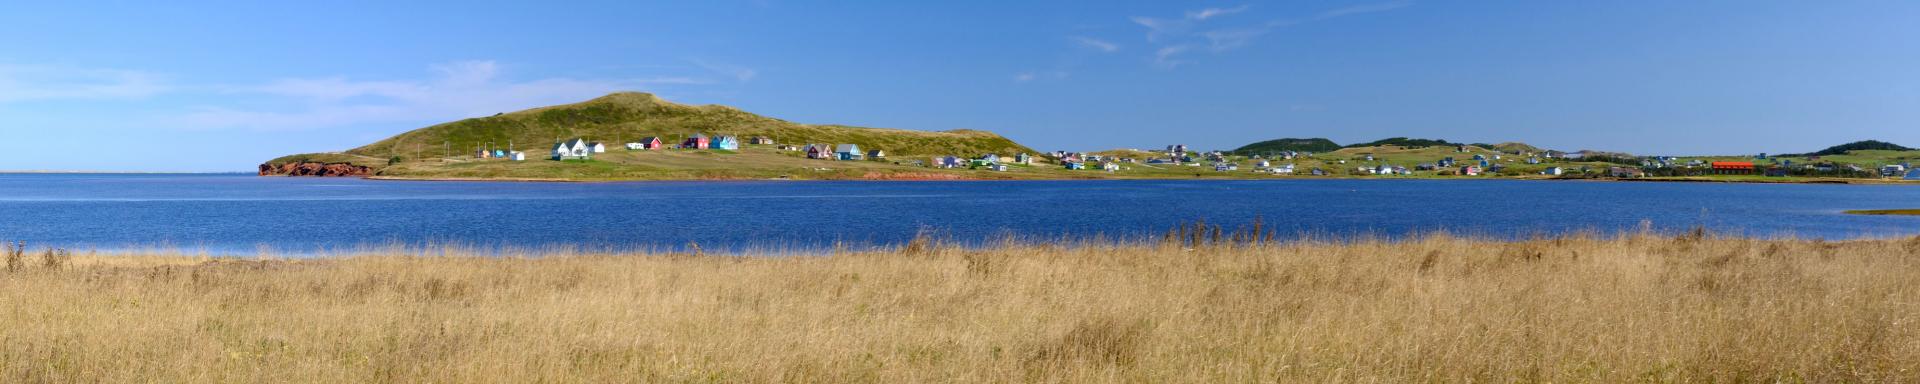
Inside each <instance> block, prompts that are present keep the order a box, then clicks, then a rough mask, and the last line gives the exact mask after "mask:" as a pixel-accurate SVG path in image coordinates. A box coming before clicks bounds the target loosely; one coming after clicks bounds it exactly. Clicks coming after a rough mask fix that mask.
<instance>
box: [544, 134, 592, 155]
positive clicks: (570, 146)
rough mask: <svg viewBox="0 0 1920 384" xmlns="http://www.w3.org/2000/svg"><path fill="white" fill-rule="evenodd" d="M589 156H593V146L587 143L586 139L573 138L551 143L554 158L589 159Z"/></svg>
mask: <svg viewBox="0 0 1920 384" xmlns="http://www.w3.org/2000/svg"><path fill="white" fill-rule="evenodd" d="M589 158H593V147H592V146H589V145H587V141H586V140H581V139H573V140H567V141H563V142H560V143H555V144H554V145H553V159H554V160H571V159H589Z"/></svg>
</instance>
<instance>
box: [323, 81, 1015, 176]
mask: <svg viewBox="0 0 1920 384" xmlns="http://www.w3.org/2000/svg"><path fill="white" fill-rule="evenodd" d="M701 133H704V134H707V135H734V136H739V138H740V140H741V141H743V142H742V144H745V142H744V141H746V140H747V139H748V138H750V137H753V136H766V137H769V138H772V139H773V140H774V141H776V142H778V143H781V144H796V145H805V144H807V143H821V144H846V143H851V144H858V145H860V147H861V148H863V149H882V150H886V151H887V152H888V153H889V154H891V155H904V156H920V155H929V156H930V155H950V154H952V155H966V156H977V155H979V154H984V153H1002V154H1013V153H1022V152H1024V153H1038V152H1037V151H1034V150H1033V149H1031V148H1027V147H1026V146H1023V145H1020V144H1019V143H1015V142H1013V140H1009V139H1007V138H1005V137H1001V136H1000V135H996V134H993V133H991V132H985V131H975V130H954V131H945V132H927V131H911V130H899V129H877V128H861V127H850V126H842V125H811V124H799V123H794V122H789V121H786V120H780V119H775V118H770V117H765V116H760V115H756V114H753V113H748V112H745V111H741V110H738V109H734V108H732V107H727V106H720V105H702V106H690V105H681V104H675V103H672V102H668V101H665V100H661V99H660V98H659V97H655V96H654V95H651V94H646V93H632V92H623V93H615V94H610V95H607V96H603V97H600V98H596V99H593V100H588V101H586V102H582V103H576V104H567V105H559V106H552V107H543V108H535V109H529V110H525V111H519V112H511V113H504V114H499V115H495V116H490V117H480V118H471V119H465V120H460V121H455V122H451V123H445V124H440V125H435V126H431V127H426V128H421V129H417V130H414V131H410V132H406V133H402V134H400V135H398V136H394V137H392V138H388V139H386V140H381V141H379V142H376V143H373V144H369V145H367V146H364V147H360V148H355V149H352V150H348V151H347V152H346V153H347V154H349V155H359V156H366V157H372V158H378V159H381V160H383V161H384V160H387V159H390V158H392V157H394V156H399V157H401V158H403V159H416V158H426V157H441V156H445V155H447V152H452V154H453V155H455V156H459V155H462V154H470V153H472V152H473V151H475V150H476V149H478V148H482V147H488V146H491V147H492V148H499V149H507V147H508V145H512V146H513V148H512V149H516V150H520V151H525V152H527V154H528V156H529V157H534V158H544V157H546V154H547V152H548V150H549V149H551V147H552V145H553V143H554V142H556V141H559V140H566V139H571V138H584V139H587V140H590V141H600V142H604V143H606V145H607V146H608V147H609V148H614V147H620V148H624V145H625V143H628V142H634V141H639V140H640V139H642V138H646V137H649V136H657V137H660V138H661V139H662V140H665V141H667V143H668V144H678V143H679V142H680V141H682V140H685V139H686V138H687V137H689V136H692V135H694V134H701Z"/></svg>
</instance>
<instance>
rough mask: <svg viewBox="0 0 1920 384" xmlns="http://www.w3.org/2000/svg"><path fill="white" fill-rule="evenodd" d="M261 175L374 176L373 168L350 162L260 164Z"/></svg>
mask: <svg viewBox="0 0 1920 384" xmlns="http://www.w3.org/2000/svg"><path fill="white" fill-rule="evenodd" d="M260 176H315V177H363V176H373V168H369V167H366V166H360V165H353V164H348V163H315V162H295V163H284V164H260Z"/></svg>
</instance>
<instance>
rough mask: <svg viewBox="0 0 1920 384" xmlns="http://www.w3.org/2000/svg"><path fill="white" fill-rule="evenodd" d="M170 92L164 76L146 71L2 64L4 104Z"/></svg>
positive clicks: (0, 97)
mask: <svg viewBox="0 0 1920 384" xmlns="http://www.w3.org/2000/svg"><path fill="white" fill-rule="evenodd" d="M170 89H171V87H170V86H169V85H168V84H167V83H166V82H165V81H164V78H163V77H162V76H160V75H157V74H154V73H150V72H144V71H133V70H123V69H102V68H80V67H65V66H45V65H0V103H5V102H18V101H43V100H108V99H138V98H145V97H149V96H153V95H156V94H160V93H162V92H166V91H168V90H170Z"/></svg>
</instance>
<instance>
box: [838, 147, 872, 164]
mask: <svg viewBox="0 0 1920 384" xmlns="http://www.w3.org/2000/svg"><path fill="white" fill-rule="evenodd" d="M833 154H834V155H837V156H840V160H860V159H863V158H865V157H866V156H867V154H866V153H865V152H860V146H858V145H853V144H840V146H838V147H834V150H833Z"/></svg>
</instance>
